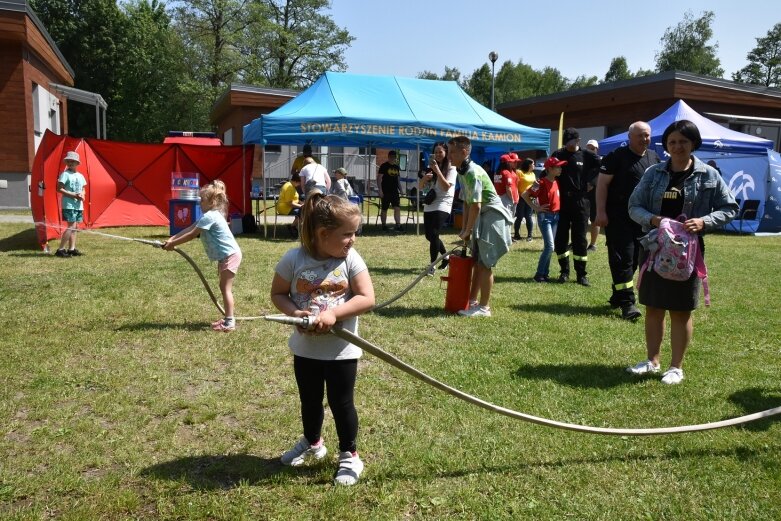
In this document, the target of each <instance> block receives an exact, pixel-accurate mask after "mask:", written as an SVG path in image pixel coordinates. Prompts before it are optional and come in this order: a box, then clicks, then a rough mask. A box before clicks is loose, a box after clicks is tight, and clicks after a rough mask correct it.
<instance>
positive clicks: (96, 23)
mask: <svg viewBox="0 0 781 521" xmlns="http://www.w3.org/2000/svg"><path fill="white" fill-rule="evenodd" d="M30 5H31V7H32V8H33V10H34V11H35V13H36V14H37V15H38V18H39V19H40V20H41V22H42V23H43V25H44V27H46V30H47V32H48V33H49V34H50V35H51V37H52V38H53V39H54V41H55V43H56V44H57V47H58V48H59V50H60V52H61V53H62V54H63V56H64V57H65V59H66V60H67V62H68V63H69V64H70V66H71V67H72V68H73V71H74V75H75V87H76V88H78V89H82V90H86V91H89V92H95V93H97V94H100V95H101V96H102V97H103V98H104V99H105V100H106V102H107V103H108V104H109V110H110V111H113V105H114V101H115V98H114V95H115V93H116V92H117V91H118V89H119V88H120V86H121V83H122V81H123V77H124V74H123V70H124V69H123V66H124V58H125V56H124V51H125V49H126V41H125V38H126V37H127V19H126V17H125V16H124V13H123V12H122V11H121V10H120V9H119V8H118V7H117V4H116V2H115V1H114V0H92V1H90V2H82V1H79V0H31V2H30ZM68 108H69V110H68V115H69V121H68V123H69V125H68V127H69V132H70V134H71V135H74V136H94V135H95V133H96V122H95V109H94V107H91V106H88V105H84V104H81V103H71V104H69V105H68ZM116 123H117V121H116V117H110V118H108V119H107V124H106V125H107V133H108V135H113V132H114V130H115V128H116V127H115V124H116Z"/></svg>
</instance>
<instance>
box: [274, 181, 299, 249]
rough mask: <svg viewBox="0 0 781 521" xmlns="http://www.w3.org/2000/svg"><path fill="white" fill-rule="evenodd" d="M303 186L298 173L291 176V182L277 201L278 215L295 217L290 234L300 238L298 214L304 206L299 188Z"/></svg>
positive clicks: (290, 227)
mask: <svg viewBox="0 0 781 521" xmlns="http://www.w3.org/2000/svg"><path fill="white" fill-rule="evenodd" d="M300 186H301V177H300V176H299V175H298V172H296V173H294V174H293V175H291V176H290V181H288V182H287V183H285V184H284V185H282V188H280V189H279V199H278V200H277V213H278V214H279V215H293V216H294V217H293V224H291V225H289V226H288V228H289V230H290V234H291V235H292V236H293V237H294V238H295V237H297V236H298V214H299V212H300V211H301V207H302V206H303V204H302V203H301V202H300V201H299V200H298V188H299V187H300Z"/></svg>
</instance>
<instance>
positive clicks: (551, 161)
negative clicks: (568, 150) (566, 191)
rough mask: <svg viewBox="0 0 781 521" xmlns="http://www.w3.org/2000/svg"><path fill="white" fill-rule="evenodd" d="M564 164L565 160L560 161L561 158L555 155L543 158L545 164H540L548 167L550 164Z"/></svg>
mask: <svg viewBox="0 0 781 521" xmlns="http://www.w3.org/2000/svg"><path fill="white" fill-rule="evenodd" d="M566 164H567V162H566V161H562V160H561V159H559V158H557V157H553V156H551V157H549V158H548V159H546V160H545V164H543V165H542V166H543V168H550V167H552V166H564V165H566Z"/></svg>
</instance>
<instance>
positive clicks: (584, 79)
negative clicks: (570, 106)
mask: <svg viewBox="0 0 781 521" xmlns="http://www.w3.org/2000/svg"><path fill="white" fill-rule="evenodd" d="M597 83H599V78H597V77H596V76H586V75H585V74H581V75H580V76H578V77H577V78H575V79H574V80H572V82H571V83H570V84H569V88H570V89H582V88H583V87H591V86H592V85H596V84H597Z"/></svg>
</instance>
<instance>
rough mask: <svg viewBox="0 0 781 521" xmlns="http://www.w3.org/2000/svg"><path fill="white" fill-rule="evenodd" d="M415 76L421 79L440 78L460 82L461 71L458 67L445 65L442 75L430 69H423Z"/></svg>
mask: <svg viewBox="0 0 781 521" xmlns="http://www.w3.org/2000/svg"><path fill="white" fill-rule="evenodd" d="M417 77H418V78H419V79H421V80H442V81H455V82H458V83H459V84H460V83H461V71H459V70H458V67H445V73H444V74H443V75H442V76H439V75H437V74H436V73H434V72H431V71H423V72H421V73H419V74H418V76H417Z"/></svg>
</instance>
